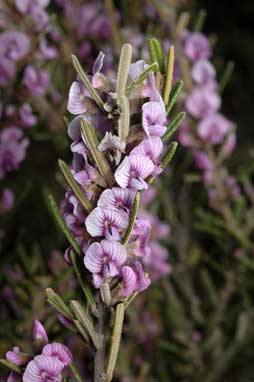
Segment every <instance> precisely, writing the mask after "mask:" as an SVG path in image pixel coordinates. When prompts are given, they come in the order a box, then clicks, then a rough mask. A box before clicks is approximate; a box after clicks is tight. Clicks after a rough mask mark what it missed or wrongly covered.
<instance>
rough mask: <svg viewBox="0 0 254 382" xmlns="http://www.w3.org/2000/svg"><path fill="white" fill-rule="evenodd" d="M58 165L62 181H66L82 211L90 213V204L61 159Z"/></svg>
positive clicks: (91, 207)
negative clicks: (82, 208)
mask: <svg viewBox="0 0 254 382" xmlns="http://www.w3.org/2000/svg"><path fill="white" fill-rule="evenodd" d="M58 164H59V167H60V169H61V171H62V174H63V176H64V179H65V180H66V182H67V184H68V185H69V186H70V188H71V189H72V191H73V192H74V194H75V196H76V197H77V199H78V200H79V201H80V203H81V204H82V206H83V207H84V209H85V210H86V211H87V212H90V211H92V209H93V206H92V204H91V202H90V201H89V200H88V199H87V197H86V196H85V194H84V192H83V191H82V190H81V188H80V187H79V185H78V183H77V182H76V180H75V179H74V177H73V175H72V173H71V171H70V169H69V167H68V165H67V164H66V163H65V162H64V161H63V160H61V159H59V161H58Z"/></svg>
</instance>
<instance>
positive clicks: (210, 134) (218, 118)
mask: <svg viewBox="0 0 254 382" xmlns="http://www.w3.org/2000/svg"><path fill="white" fill-rule="evenodd" d="M230 129H232V123H231V122H230V121H229V120H228V119H226V118H225V117H223V115H221V114H212V115H209V116H207V117H206V118H204V119H203V120H202V121H200V122H199V124H198V125H197V133H198V135H199V137H200V138H201V139H203V140H204V141H207V142H210V143H212V144H219V143H221V142H222V141H223V139H224V137H225V135H226V134H227V133H228V132H229V130H230Z"/></svg>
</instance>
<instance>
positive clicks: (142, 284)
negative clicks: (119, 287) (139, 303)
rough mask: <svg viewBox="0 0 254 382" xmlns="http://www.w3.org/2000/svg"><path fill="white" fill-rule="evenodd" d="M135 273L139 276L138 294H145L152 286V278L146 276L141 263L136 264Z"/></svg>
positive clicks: (137, 282)
mask: <svg viewBox="0 0 254 382" xmlns="http://www.w3.org/2000/svg"><path fill="white" fill-rule="evenodd" d="M135 271H136V275H137V281H136V286H135V290H136V291H137V292H143V291H144V290H145V289H147V288H148V287H149V285H150V284H151V280H150V277H149V276H148V275H146V274H144V272H143V268H142V264H141V263H140V262H139V261H136V263H135Z"/></svg>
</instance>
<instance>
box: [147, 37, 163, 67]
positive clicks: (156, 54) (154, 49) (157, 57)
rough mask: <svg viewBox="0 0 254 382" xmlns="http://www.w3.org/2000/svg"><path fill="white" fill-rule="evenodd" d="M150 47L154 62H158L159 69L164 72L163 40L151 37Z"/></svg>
mask: <svg viewBox="0 0 254 382" xmlns="http://www.w3.org/2000/svg"><path fill="white" fill-rule="evenodd" d="M148 49H149V53H150V56H151V61H152V62H157V63H158V65H159V71H160V72H161V73H164V71H165V63H164V53H163V49H162V45H161V42H160V41H159V40H158V39H157V38H154V37H153V38H151V39H150V40H149V41H148Z"/></svg>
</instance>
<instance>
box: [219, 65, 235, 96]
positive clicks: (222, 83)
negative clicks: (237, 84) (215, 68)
mask: <svg viewBox="0 0 254 382" xmlns="http://www.w3.org/2000/svg"><path fill="white" fill-rule="evenodd" d="M234 68H235V63H234V62H233V61H229V62H228V63H227V66H226V69H225V71H224V74H223V76H222V79H221V81H220V87H219V90H220V94H222V93H223V92H224V90H225V88H226V86H227V84H228V83H229V81H230V78H231V77H232V74H233V71H234Z"/></svg>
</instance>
